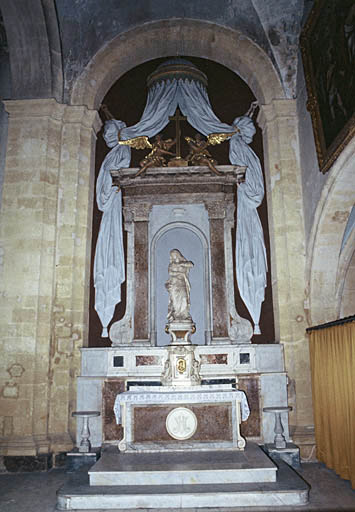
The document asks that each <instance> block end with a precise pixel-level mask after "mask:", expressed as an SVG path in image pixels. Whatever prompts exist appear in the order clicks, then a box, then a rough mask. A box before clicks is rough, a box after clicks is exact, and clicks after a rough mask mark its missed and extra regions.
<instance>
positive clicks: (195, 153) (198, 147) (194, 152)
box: [185, 133, 222, 176]
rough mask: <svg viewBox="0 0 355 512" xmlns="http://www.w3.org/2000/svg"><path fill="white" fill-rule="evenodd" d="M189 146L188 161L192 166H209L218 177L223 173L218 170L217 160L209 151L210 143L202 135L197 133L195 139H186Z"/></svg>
mask: <svg viewBox="0 0 355 512" xmlns="http://www.w3.org/2000/svg"><path fill="white" fill-rule="evenodd" d="M185 140H186V141H187V143H188V145H189V146H190V153H189V154H188V155H187V157H186V160H188V161H189V162H191V164H192V165H207V166H208V167H209V168H210V169H211V171H212V172H214V173H215V174H217V175H219V176H220V175H221V174H222V173H221V172H220V171H219V170H218V169H216V167H215V164H216V163H217V162H216V160H214V159H213V158H212V155H211V154H210V152H209V151H208V149H207V146H208V145H209V143H208V141H206V140H204V139H203V138H202V136H201V134H200V133H196V135H195V139H193V138H192V137H185Z"/></svg>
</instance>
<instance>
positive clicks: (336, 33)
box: [301, 0, 355, 173]
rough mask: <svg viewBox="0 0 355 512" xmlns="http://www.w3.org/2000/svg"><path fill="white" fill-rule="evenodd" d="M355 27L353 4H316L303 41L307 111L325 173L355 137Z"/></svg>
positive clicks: (338, 0)
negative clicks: (353, 44) (354, 39)
mask: <svg viewBox="0 0 355 512" xmlns="http://www.w3.org/2000/svg"><path fill="white" fill-rule="evenodd" d="M349 21H350V22H352V23H353V25H351V24H350V25H349ZM345 25H346V26H347V30H345ZM351 27H355V7H354V2H353V0H316V1H315V5H314V6H313V9H312V11H311V13H310V15H309V18H308V20H307V23H306V25H305V27H304V30H303V32H302V35H301V50H302V57H303V64H304V69H305V78H306V85H307V91H308V103H307V108H308V110H309V111H310V113H311V117H312V123H313V131H314V137H315V143H316V150H317V155H318V162H319V168H320V170H321V171H322V172H323V173H325V172H327V171H328V170H329V168H330V167H331V165H332V164H333V163H334V161H335V160H336V158H337V157H338V156H339V155H340V153H341V152H342V150H343V149H344V148H345V146H346V145H347V144H348V143H349V142H350V140H351V139H352V137H354V135H355V47H354V48H352V49H351V48H350V47H349V30H350V31H351ZM352 33H353V31H352ZM353 37H355V34H353Z"/></svg>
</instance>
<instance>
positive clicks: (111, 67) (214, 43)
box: [70, 19, 285, 109]
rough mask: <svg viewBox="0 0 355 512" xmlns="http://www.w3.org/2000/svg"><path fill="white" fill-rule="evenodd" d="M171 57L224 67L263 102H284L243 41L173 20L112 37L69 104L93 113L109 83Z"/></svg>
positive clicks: (258, 53) (261, 57)
mask: <svg viewBox="0 0 355 512" xmlns="http://www.w3.org/2000/svg"><path fill="white" fill-rule="evenodd" d="M172 55H191V56H193V57H202V58H207V59H210V60H213V61H216V62H219V63H220V64H223V65H224V66H226V67H227V68H229V69H230V70H232V71H234V72H235V73H236V74H238V75H239V76H240V77H241V78H242V79H243V80H244V81H245V82H246V83H247V84H248V85H249V87H250V88H251V90H252V91H253V93H254V94H255V96H256V98H257V99H258V101H259V102H260V103H262V104H267V103H269V102H270V101H271V100H272V99H275V98H278V99H280V98H285V93H284V91H283V88H282V85H281V82H280V79H279V76H278V74H277V72H276V70H275V68H274V66H273V64H272V62H271V60H270V58H269V57H268V56H267V55H266V53H265V52H264V51H263V50H262V49H261V48H260V47H259V46H257V45H256V44H255V43H253V42H252V41H251V40H250V39H249V38H248V37H246V36H245V35H243V34H242V33H240V32H238V31H235V30H231V29H227V28H224V27H221V26H218V25H215V24H213V23H209V22H204V21H198V20H189V19H175V20H164V21H158V22H152V23H148V24H146V25H143V26H140V27H137V28H135V29H132V30H129V31H127V32H125V33H123V34H120V35H119V36H117V37H116V38H114V39H113V40H112V41H111V42H110V43H109V44H108V45H107V46H105V47H104V48H102V49H101V50H100V51H99V52H97V54H96V55H95V56H94V57H93V59H92V60H91V61H90V62H89V64H88V65H87V66H86V68H85V70H84V71H83V73H82V74H81V75H80V77H79V78H78V79H77V80H76V82H75V84H74V87H73V91H72V94H71V99H70V102H71V104H73V105H86V106H87V107H88V108H90V109H97V108H98V107H99V105H100V102H101V101H102V98H103V97H104V96H105V94H106V93H107V91H108V90H109V89H110V87H111V86H112V84H113V83H114V82H115V81H116V80H117V79H118V78H119V77H120V76H122V75H123V74H124V73H126V72H127V71H129V70H130V69H132V67H134V66H138V65H139V64H142V63H143V62H147V61H148V60H152V59H155V58H159V57H165V56H166V57H168V56H172Z"/></svg>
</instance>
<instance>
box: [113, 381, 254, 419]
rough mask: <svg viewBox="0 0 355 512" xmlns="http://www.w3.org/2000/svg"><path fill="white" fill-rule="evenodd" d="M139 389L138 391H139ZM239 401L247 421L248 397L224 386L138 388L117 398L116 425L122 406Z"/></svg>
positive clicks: (115, 409)
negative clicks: (125, 404)
mask: <svg viewBox="0 0 355 512" xmlns="http://www.w3.org/2000/svg"><path fill="white" fill-rule="evenodd" d="M137 388H138V389H137ZM226 401H228V402H231V401H237V402H239V403H240V413H241V420H242V421H246V420H247V419H248V417H249V414H250V409H249V405H248V400H247V397H246V395H245V393H244V391H240V390H235V389H233V388H231V387H230V388H229V387H222V386H192V387H188V388H184V390H182V389H181V388H180V389H177V388H176V387H173V386H161V387H155V386H139V387H138V386H137V387H136V388H134V389H133V390H129V391H125V392H124V393H120V394H119V395H117V396H116V400H115V405H114V413H115V417H116V423H117V424H121V422H122V414H121V404H124V403H129V404H134V403H139V404H142V403H152V402H153V403H155V404H156V403H164V404H184V403H207V402H210V403H216V402H219V403H220V402H226Z"/></svg>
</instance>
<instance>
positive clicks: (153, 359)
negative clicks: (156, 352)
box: [136, 356, 162, 366]
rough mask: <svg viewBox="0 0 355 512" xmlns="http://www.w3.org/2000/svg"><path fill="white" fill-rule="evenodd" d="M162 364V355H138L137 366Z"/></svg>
mask: <svg viewBox="0 0 355 512" xmlns="http://www.w3.org/2000/svg"><path fill="white" fill-rule="evenodd" d="M161 364H162V359H161V357H160V356H136V366H160V365H161Z"/></svg>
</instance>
